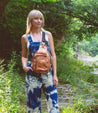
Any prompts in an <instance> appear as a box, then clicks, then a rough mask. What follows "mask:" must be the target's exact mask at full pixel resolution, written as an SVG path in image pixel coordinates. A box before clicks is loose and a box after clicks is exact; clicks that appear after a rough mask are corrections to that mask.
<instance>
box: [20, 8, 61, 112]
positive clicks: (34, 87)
mask: <svg viewBox="0 0 98 113" xmlns="http://www.w3.org/2000/svg"><path fill="white" fill-rule="evenodd" d="M43 26H44V17H43V14H42V13H41V12H40V11H39V10H32V11H30V13H29V14H28V17H27V28H26V34H24V35H23V36H22V38H21V43H22V66H23V69H24V71H25V72H26V73H27V75H26V96H27V111H28V113H41V89H43V91H44V94H45V96H46V99H47V104H48V111H49V113H59V108H58V95H57V89H56V87H57V85H58V78H57V73H56V55H55V51H54V42H53V37H52V34H51V33H50V32H49V31H45V30H44V29H43ZM43 31H44V32H45V40H46V41H47V42H48V45H47V48H48V50H49V51H50V53H51V56H52V59H53V60H52V67H51V69H50V70H49V72H47V73H43V74H39V73H38V74H36V75H35V74H34V73H33V69H32V65H31V58H32V57H33V54H34V53H35V52H36V51H37V50H38V48H39V45H40V44H41V42H42V32H43ZM28 37H30V39H29V38H28ZM30 40H32V43H30Z"/></svg>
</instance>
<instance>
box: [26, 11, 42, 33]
mask: <svg viewBox="0 0 98 113" xmlns="http://www.w3.org/2000/svg"><path fill="white" fill-rule="evenodd" d="M35 16H41V17H42V20H43V24H42V29H43V26H44V16H43V14H42V13H41V12H40V11H39V10H31V11H30V12H29V14H28V17H27V24H26V34H28V33H30V30H31V27H32V23H31V21H32V18H34V17H35Z"/></svg>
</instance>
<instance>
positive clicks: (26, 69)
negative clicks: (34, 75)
mask: <svg viewBox="0 0 98 113" xmlns="http://www.w3.org/2000/svg"><path fill="white" fill-rule="evenodd" d="M23 70H24V71H25V72H27V71H29V70H32V68H31V67H23ZM32 71H33V70H32Z"/></svg>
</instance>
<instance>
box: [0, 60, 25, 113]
mask: <svg viewBox="0 0 98 113" xmlns="http://www.w3.org/2000/svg"><path fill="white" fill-rule="evenodd" d="M14 66H15V62H14V61H11V62H10V63H9V65H8V68H9V69H8V71H6V70H4V66H3V62H1V63H0V113H26V106H25V104H24V103H26V101H25V98H26V97H25V92H24V91H25V89H24V88H25V86H24V80H23V78H22V77H21V76H20V75H19V74H18V73H16V72H14V71H13V67H14Z"/></svg>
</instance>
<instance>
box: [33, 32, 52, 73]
mask: <svg viewBox="0 0 98 113" xmlns="http://www.w3.org/2000/svg"><path fill="white" fill-rule="evenodd" d="M43 39H44V40H45V33H44V32H43V34H42V44H41V45H40V46H39V49H38V50H37V51H36V52H35V53H34V56H33V58H32V62H31V65H32V68H33V71H34V72H36V73H47V72H48V71H49V70H50V67H51V55H50V53H49V51H48V50H47V46H45V43H44V42H43Z"/></svg>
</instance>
